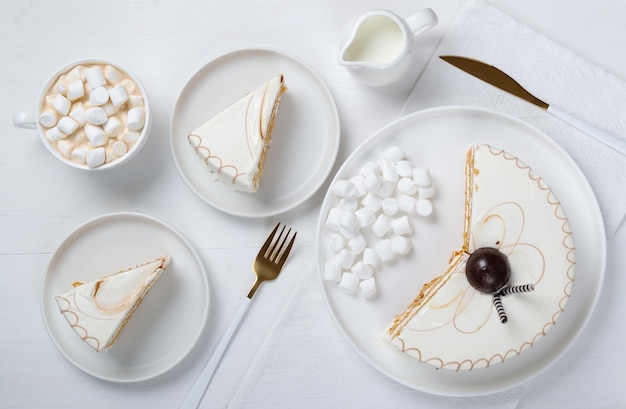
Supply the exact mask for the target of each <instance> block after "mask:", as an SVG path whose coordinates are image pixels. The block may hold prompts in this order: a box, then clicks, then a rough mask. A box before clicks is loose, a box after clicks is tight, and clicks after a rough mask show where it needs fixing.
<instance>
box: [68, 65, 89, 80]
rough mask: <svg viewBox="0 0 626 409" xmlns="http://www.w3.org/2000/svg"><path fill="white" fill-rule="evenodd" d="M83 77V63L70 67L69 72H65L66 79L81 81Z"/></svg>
mask: <svg viewBox="0 0 626 409" xmlns="http://www.w3.org/2000/svg"><path fill="white" fill-rule="evenodd" d="M84 79H85V66H84V65H77V66H75V67H74V68H72V69H71V70H70V72H68V73H67V80H68V81H77V80H81V81H83V80H84Z"/></svg>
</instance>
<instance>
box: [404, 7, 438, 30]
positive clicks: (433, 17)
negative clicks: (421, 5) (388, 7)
mask: <svg viewBox="0 0 626 409" xmlns="http://www.w3.org/2000/svg"><path fill="white" fill-rule="evenodd" d="M405 21H406V24H407V25H408V26H409V30H411V32H412V33H413V35H414V36H416V35H418V34H421V33H423V32H425V31H428V30H430V29H431V28H433V27H435V26H436V25H437V23H438V22H439V18H438V17H437V14H436V13H435V12H434V10H433V9H431V8H425V9H422V10H419V11H418V12H417V13H415V14H413V15H412V16H410V17H408V18H406V19H405Z"/></svg>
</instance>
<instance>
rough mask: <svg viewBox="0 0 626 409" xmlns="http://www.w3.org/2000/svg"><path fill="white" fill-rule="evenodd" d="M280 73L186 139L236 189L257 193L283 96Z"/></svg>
mask: <svg viewBox="0 0 626 409" xmlns="http://www.w3.org/2000/svg"><path fill="white" fill-rule="evenodd" d="M286 89H287V88H286V87H285V85H284V78H283V76H282V75H278V76H276V77H274V78H272V79H271V80H269V81H267V82H266V83H264V84H262V85H260V86H259V87H258V88H256V89H255V90H254V91H252V92H250V93H248V94H247V95H245V96H244V97H243V98H241V99H239V100H238V101H237V102H235V103H234V104H232V105H231V106H229V107H228V108H226V109H224V110H223V111H222V112H220V113H219V114H217V115H216V116H215V117H213V118H212V119H210V120H209V121H207V122H205V123H204V124H202V125H200V126H199V127H198V128H196V129H195V130H193V131H192V132H191V133H190V134H189V135H188V136H187V139H188V141H189V144H190V145H191V146H192V147H193V148H194V149H195V151H196V153H197V154H198V156H199V158H200V159H201V160H202V161H203V162H204V163H205V164H206V166H207V168H208V169H209V171H210V172H211V173H212V174H213V175H214V176H215V177H216V178H217V179H219V180H220V181H222V182H223V183H225V184H227V185H228V186H231V187H232V188H233V189H235V190H239V191H244V192H256V191H257V189H258V187H259V181H260V179H261V175H262V173H263V165H264V163H265V157H266V154H267V150H268V148H269V143H270V140H271V134H272V129H273V126H274V119H275V116H276V111H277V109H278V105H279V103H280V97H281V95H282V93H283V92H284V91H285V90H286Z"/></svg>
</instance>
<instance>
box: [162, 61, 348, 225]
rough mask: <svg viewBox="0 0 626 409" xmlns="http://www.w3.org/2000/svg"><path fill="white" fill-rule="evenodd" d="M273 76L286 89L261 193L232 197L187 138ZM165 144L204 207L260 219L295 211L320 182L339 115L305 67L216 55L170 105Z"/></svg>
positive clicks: (335, 141) (331, 159) (334, 145)
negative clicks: (282, 78)
mask: <svg viewBox="0 0 626 409" xmlns="http://www.w3.org/2000/svg"><path fill="white" fill-rule="evenodd" d="M278 74H284V76H285V85H286V86H287V88H288V89H287V92H285V93H284V94H283V96H282V98H281V103H280V108H279V110H278V114H277V118H276V123H275V126H274V131H273V133H272V143H271V145H270V150H269V152H268V154H267V160H266V162H265V168H264V171H263V178H262V179H261V184H260V186H259V190H258V191H257V192H255V193H245V192H237V191H233V190H232V189H230V188H229V187H228V186H225V185H224V184H222V183H219V182H216V181H214V180H212V179H211V177H210V175H209V173H208V172H207V170H206V167H205V166H204V164H203V163H202V161H200V160H199V159H198V158H197V157H196V156H197V155H196V153H195V152H194V150H193V149H191V148H190V146H189V143H188V142H187V135H188V134H189V132H191V131H193V130H194V129H195V128H196V127H198V126H199V125H201V124H202V123H204V122H206V121H207V120H209V119H210V118H212V117H213V116H214V115H216V114H218V113H219V112H220V111H222V110H223V109H224V108H226V107H227V106H228V105H230V104H231V103H232V102H234V101H236V100H238V99H239V98H241V97H242V96H243V95H245V94H246V93H248V92H250V91H251V90H253V89H254V88H256V87H257V86H259V85H260V84H262V83H263V82H265V81H267V80H268V79H270V78H271V77H273V76H276V75H278ZM170 144H171V148H172V154H173V155H174V161H175V162H176V166H177V167H178V170H179V171H180V174H181V175H182V177H183V179H184V180H185V181H186V182H187V184H188V185H189V187H191V189H192V190H193V191H194V192H195V193H196V194H197V195H198V196H200V197H201V198H202V199H204V200H205V201H206V202H207V203H209V204H211V205H213V206H214V207H216V208H218V209H220V210H222V211H224V212H227V213H230V214H234V215H237V216H246V217H265V216H271V215H275V214H279V213H282V212H285V211H287V210H290V209H292V208H294V207H296V206H297V205H299V204H301V203H302V202H304V201H305V200H306V199H308V198H309V197H310V196H311V195H313V194H314V193H315V192H316V191H317V190H318V189H319V187H320V186H321V185H322V184H323V183H324V181H325V180H326V178H327V177H328V174H329V173H330V171H331V169H332V167H333V165H334V163H335V159H336V157H337V151H338V149H339V116H338V114H337V107H336V106H335V102H334V100H333V98H332V96H331V94H330V92H329V90H328V88H327V87H326V85H325V84H324V83H323V82H322V80H321V79H320V78H319V76H318V75H317V74H316V73H315V72H313V71H312V70H311V69H310V68H308V67H307V66H306V65H305V64H304V63H303V62H301V61H300V60H298V59H296V58H294V57H292V56H289V55H287V54H284V53H282V52H279V51H275V50H270V49H246V50H240V51H235V52H232V53H229V54H225V55H223V56H221V57H218V58H217V59H215V60H213V61H211V62H209V63H208V64H206V65H205V66H204V67H202V68H201V69H200V70H199V71H198V72H196V73H195V74H194V75H193V77H191V79H190V80H189V82H188V83H187V84H186V85H185V87H184V88H183V91H182V92H181V94H180V96H179V97H178V101H177V102H176V106H175V107H174V113H173V115H172V123H171V130H170Z"/></svg>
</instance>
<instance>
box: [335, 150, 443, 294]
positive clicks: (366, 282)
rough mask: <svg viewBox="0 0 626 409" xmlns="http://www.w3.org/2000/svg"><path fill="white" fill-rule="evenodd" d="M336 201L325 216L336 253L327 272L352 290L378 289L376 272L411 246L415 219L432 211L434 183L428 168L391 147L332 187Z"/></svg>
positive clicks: (351, 292)
mask: <svg viewBox="0 0 626 409" xmlns="http://www.w3.org/2000/svg"><path fill="white" fill-rule="evenodd" d="M331 193H332V194H333V195H335V196H336V199H338V200H337V201H336V205H335V206H334V207H332V208H330V210H329V212H328V215H327V217H326V220H325V225H326V227H327V228H328V229H329V230H330V232H329V235H328V242H327V243H326V245H327V246H328V247H329V250H330V252H331V253H332V256H331V257H329V259H328V260H327V261H326V262H325V265H324V272H323V277H324V279H325V280H328V281H332V282H335V283H337V284H338V286H339V288H340V289H341V290H343V291H345V292H346V293H348V294H355V293H356V292H357V290H358V292H359V293H360V294H361V295H362V296H363V297H365V298H370V297H372V296H374V295H375V294H376V280H375V271H376V269H377V268H379V267H381V266H382V264H383V263H385V262H390V261H392V260H394V259H395V258H396V257H400V256H402V255H406V254H408V253H409V252H410V251H411V249H412V241H411V236H412V235H413V231H414V220H415V219H416V218H417V217H418V216H429V215H430V214H432V212H433V203H432V197H433V195H434V193H435V187H434V183H433V181H432V178H431V175H430V171H429V169H427V168H419V167H414V166H413V164H412V163H411V161H409V160H408V159H407V157H406V155H405V153H404V151H403V150H402V149H401V148H399V147H397V146H392V147H389V148H388V149H386V150H385V152H384V154H383V159H382V160H381V161H380V162H379V163H375V162H372V161H370V162H368V163H366V164H365V165H364V166H363V167H362V168H361V169H360V170H359V172H358V174H357V175H354V176H352V177H350V178H348V179H338V180H336V181H334V182H333V184H332V186H331Z"/></svg>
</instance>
